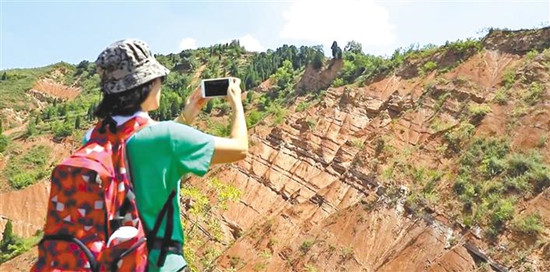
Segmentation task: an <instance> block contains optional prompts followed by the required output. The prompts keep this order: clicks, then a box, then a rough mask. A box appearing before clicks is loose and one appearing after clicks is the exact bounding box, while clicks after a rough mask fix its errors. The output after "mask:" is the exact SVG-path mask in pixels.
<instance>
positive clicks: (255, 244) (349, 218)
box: [191, 50, 550, 271]
mask: <svg viewBox="0 0 550 272" xmlns="http://www.w3.org/2000/svg"><path fill="white" fill-rule="evenodd" d="M468 54H470V53H468ZM470 55H471V56H469V57H467V58H466V59H460V58H457V63H456V65H455V66H454V67H453V68H452V69H451V70H450V71H449V72H447V73H444V74H442V75H439V74H437V73H435V72H433V73H430V74H427V75H426V76H424V77H409V76H399V75H398V74H395V75H393V76H390V77H387V78H385V79H382V80H380V81H378V82H374V83H371V84H368V85H366V86H364V87H358V88H349V87H340V88H329V89H328V90H327V91H326V93H325V96H324V97H323V98H321V99H319V100H317V101H311V103H312V107H310V108H309V109H308V110H307V111H305V112H294V113H293V114H290V115H289V116H288V117H287V119H286V121H285V122H284V124H281V125H278V126H276V127H272V128H267V127H256V128H255V129H254V130H252V131H251V135H250V138H251V142H252V143H253V144H252V146H251V148H250V155H249V156H248V157H247V158H246V160H244V161H242V162H239V163H237V164H235V165H233V166H226V167H224V168H221V169H218V170H217V171H215V175H216V176H217V177H218V178H219V179H220V180H222V181H224V182H227V183H229V184H232V185H233V186H236V187H237V188H239V189H240V190H241V191H242V196H241V199H240V201H239V202H237V203H233V204H231V205H229V207H228V209H227V210H226V211H223V212H220V213H218V214H216V215H214V216H216V217H217V218H219V219H220V222H223V223H224V224H223V229H224V230H225V234H226V236H225V239H224V240H223V241H219V242H220V243H216V242H215V241H210V242H207V243H206V244H205V245H203V246H201V247H198V248H196V250H197V254H198V255H200V254H201V252H202V253H204V252H206V251H207V250H209V249H212V248H218V249H219V251H221V252H222V255H221V257H219V258H218V259H217V261H216V265H215V266H216V267H221V268H222V270H223V269H230V268H231V269H236V270H238V271H473V270H475V269H478V268H479V267H486V268H489V267H491V268H492V269H495V270H502V271H504V270H505V269H507V268H515V269H518V270H520V271H522V270H528V269H533V270H536V271H537V270H538V271H544V268H545V267H546V268H547V267H550V261H549V260H550V259H549V258H548V256H549V254H550V253H549V252H550V251H549V250H550V249H549V246H548V235H549V234H550V233H549V232H548V227H545V230H544V232H543V234H542V236H543V237H542V238H540V239H539V240H538V241H539V242H538V244H537V245H535V244H534V243H531V244H529V243H522V242H518V236H517V235H516V234H514V233H513V232H512V231H511V230H510V229H507V230H506V229H505V230H504V231H503V234H501V235H500V236H499V237H498V239H497V241H496V242H491V243H489V242H488V241H487V240H486V239H485V238H484V237H483V235H482V234H480V230H479V228H469V227H465V226H464V225H463V224H462V223H461V221H460V220H457V212H458V210H459V208H458V207H459V206H460V204H459V203H458V202H457V201H458V200H457V198H456V196H454V195H453V192H452V190H453V189H452V188H453V184H454V179H455V178H456V177H453V176H452V175H449V176H445V177H443V178H441V181H440V182H439V183H437V184H435V185H434V186H435V190H437V191H438V193H439V195H438V197H437V198H436V199H433V200H431V201H427V202H426V203H424V206H422V207H418V206H415V205H411V203H410V202H408V201H407V200H408V197H410V195H411V193H410V191H411V190H414V189H415V188H416V187H418V186H420V185H419V184H418V183H419V182H420V181H417V180H414V179H411V178H410V177H407V176H403V175H400V173H399V172H398V170H394V167H396V166H402V168H406V167H403V166H407V167H410V166H422V167H426V168H429V169H435V170H441V171H444V172H445V173H456V172H457V162H458V159H457V158H458V157H459V156H460V152H459V153H458V154H454V155H449V154H446V153H445V152H443V151H444V148H443V147H445V145H446V143H445V142H444V134H445V133H446V132H449V131H451V130H453V129H456V128H457V127H459V126H460V125H461V123H462V122H464V121H465V119H464V116H465V114H467V113H468V111H469V109H470V108H472V107H476V106H483V105H487V106H488V107H489V108H490V111H489V112H487V113H486V114H485V115H482V116H478V115H472V116H471V117H469V119H466V121H467V122H469V123H471V124H474V125H475V132H474V135H473V136H496V137H499V136H503V135H507V137H509V139H510V142H511V143H512V144H511V146H512V148H514V149H516V150H521V149H527V148H532V147H534V146H535V145H537V141H539V139H541V137H544V135H547V133H548V131H549V130H550V126H549V124H550V122H549V121H548V120H550V119H548V117H550V116H549V114H548V110H547V106H546V105H545V104H544V103H542V104H540V103H539V104H537V106H536V107H534V108H532V109H528V110H526V111H525V112H523V113H522V114H520V115H518V114H517V112H516V113H514V109H516V108H517V107H519V104H520V103H519V102H518V100H520V97H521V95H522V94H520V93H518V94H517V95H516V96H514V95H512V96H511V97H510V100H509V102H508V103H507V104H506V105H500V104H498V103H494V99H495V95H496V92H497V91H498V90H499V89H501V88H502V82H503V78H502V77H503V74H504V73H505V71H507V70H509V69H514V70H515V71H518V75H519V76H518V77H520V78H527V80H526V81H525V82H529V80H528V78H529V77H531V78H536V81H537V82H539V83H540V84H542V85H543V86H544V89H545V90H546V89H547V88H548V87H549V84H548V82H549V81H548V75H547V69H546V68H544V67H546V66H545V65H546V64H545V63H546V61H547V60H546V58H548V57H546V56H545V55H542V54H539V56H538V57H537V58H535V60H534V61H533V60H529V61H526V60H525V58H523V57H522V56H520V55H514V54H509V53H506V52H501V51H497V50H481V51H480V52H478V53H475V54H470ZM458 60H460V61H458ZM520 88H521V87H518V89H520ZM296 104H297V103H296ZM548 151H549V149H548V147H541V148H540V152H541V153H542V154H545V155H548ZM396 169H397V168H396ZM390 170H391V171H394V172H391V171H390ZM203 182H204V179H192V180H191V183H193V184H195V185H196V186H199V187H200V186H202V184H203ZM549 194H550V192H549V191H548V189H545V190H544V191H543V192H542V193H540V194H538V195H534V196H525V197H524V198H522V199H519V200H518V205H519V206H521V207H525V208H524V209H518V210H517V214H516V217H518V216H520V214H523V213H524V212H526V211H531V210H536V211H537V212H538V213H539V214H541V215H543V224H544V225H545V226H549V225H550V221H549V219H548V217H547V216H546V217H545V216H544V215H547V214H548V212H549V211H548V210H549V209H550V208H548V206H547V205H546V204H545V203H547V202H548V195H549ZM235 230H238V231H237V233H239V235H235V233H236V231H235ZM195 238H198V237H195ZM519 252H523V253H524V254H526V256H523V257H522V258H523V259H521V260H518V257H516V254H518V253H519ZM476 262H478V265H476ZM211 267H212V266H211ZM476 267H477V268H476Z"/></svg>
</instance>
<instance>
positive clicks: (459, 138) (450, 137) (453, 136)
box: [443, 122, 475, 152]
mask: <svg viewBox="0 0 550 272" xmlns="http://www.w3.org/2000/svg"><path fill="white" fill-rule="evenodd" d="M474 131H475V127H474V126H473V125H472V124H469V123H465V122H462V123H460V125H459V126H458V127H457V128H455V129H453V130H451V131H449V132H447V133H445V135H444V136H443V138H444V139H445V140H446V141H447V148H448V149H450V150H452V151H454V152H459V151H460V149H461V148H462V146H463V145H464V144H465V143H466V142H467V141H468V140H469V139H470V137H471V136H472V135H473V133H474Z"/></svg>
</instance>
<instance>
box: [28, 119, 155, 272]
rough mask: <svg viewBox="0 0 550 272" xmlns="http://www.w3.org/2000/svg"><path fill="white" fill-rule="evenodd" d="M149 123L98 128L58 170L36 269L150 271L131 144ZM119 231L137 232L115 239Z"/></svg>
mask: <svg viewBox="0 0 550 272" xmlns="http://www.w3.org/2000/svg"><path fill="white" fill-rule="evenodd" d="M111 121H113V120H112V119H111ZM113 122H114V121H113ZM147 122H148V119H145V118H140V117H136V118H133V119H131V120H129V121H127V122H126V123H124V124H123V125H122V126H120V127H118V128H116V125H114V124H112V125H111V127H110V129H106V128H105V127H102V126H101V123H100V124H98V125H97V126H96V127H95V129H94V130H93V132H92V136H91V139H90V140H89V141H88V142H87V143H86V144H85V145H84V146H83V147H81V148H80V149H79V150H77V151H76V152H75V153H74V154H73V155H71V156H70V157H68V158H67V159H65V160H64V161H63V162H61V163H60V164H59V165H58V166H57V167H56V168H55V169H54V170H53V172H52V176H51V190H50V197H49V199H50V201H49V204H48V212H47V217H46V225H45V227H44V238H43V239H42V241H41V242H40V243H39V246H38V253H39V257H38V261H37V262H36V264H35V265H34V267H33V268H32V269H31V271H145V269H146V267H147V246H146V243H145V242H146V238H145V232H144V226H143V224H142V222H141V221H140V219H139V215H138V211H137V207H136V203H135V194H134V193H133V191H132V184H131V182H130V176H129V175H130V171H129V169H128V167H127V165H129V164H128V163H127V160H126V153H125V152H126V151H125V143H126V140H127V139H128V138H129V137H130V136H131V135H133V134H134V133H135V132H136V131H138V130H139V129H141V128H142V127H144V126H146V125H147ZM121 227H124V228H121ZM116 230H131V231H130V232H131V233H132V234H131V235H129V236H128V237H125V239H112V240H113V241H110V238H114V237H115V235H113V233H114V232H115V231H116ZM118 233H120V232H117V234H118ZM136 233H137V235H136ZM126 234H128V232H126ZM112 235H113V237H111V236H112ZM132 236H133V237H132Z"/></svg>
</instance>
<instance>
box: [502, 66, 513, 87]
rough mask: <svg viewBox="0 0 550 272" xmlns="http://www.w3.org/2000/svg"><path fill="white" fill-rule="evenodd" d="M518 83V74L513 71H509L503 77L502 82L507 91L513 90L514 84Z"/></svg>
mask: <svg viewBox="0 0 550 272" xmlns="http://www.w3.org/2000/svg"><path fill="white" fill-rule="evenodd" d="M515 82H516V74H515V72H514V71H513V70H507V71H505V72H504V74H503V75H502V81H501V84H502V85H503V86H504V88H505V89H506V90H508V89H510V88H512V86H513V85H514V83H515Z"/></svg>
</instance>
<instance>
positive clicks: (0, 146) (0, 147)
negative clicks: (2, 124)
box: [0, 134, 10, 153]
mask: <svg viewBox="0 0 550 272" xmlns="http://www.w3.org/2000/svg"><path fill="white" fill-rule="evenodd" d="M9 143H10V139H9V138H8V137H7V136H5V135H2V134H0V153H2V152H4V151H6V148H7V147H8V144H9Z"/></svg>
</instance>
